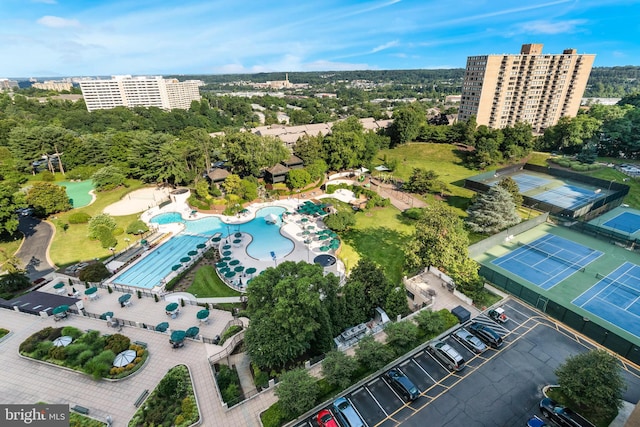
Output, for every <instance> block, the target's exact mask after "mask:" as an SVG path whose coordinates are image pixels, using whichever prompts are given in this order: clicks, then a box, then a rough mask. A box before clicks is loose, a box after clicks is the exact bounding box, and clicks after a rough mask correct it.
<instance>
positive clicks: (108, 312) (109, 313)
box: [100, 311, 113, 320]
mask: <svg viewBox="0 0 640 427" xmlns="http://www.w3.org/2000/svg"><path fill="white" fill-rule="evenodd" d="M107 317H110V318H112V319H113V311H105V312H104V313H102V314H101V315H100V320H107Z"/></svg>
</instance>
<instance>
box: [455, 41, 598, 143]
mask: <svg viewBox="0 0 640 427" xmlns="http://www.w3.org/2000/svg"><path fill="white" fill-rule="evenodd" d="M594 59H595V55H584V54H582V55H578V54H577V53H576V50H575V49H565V50H564V51H563V52H562V54H557V55H546V54H543V53H542V45H541V44H525V45H522V49H521V50H520V55H483V56H470V57H468V58H467V69H466V72H465V76H464V83H463V85H462V98H461V100H460V110H459V112H458V120H462V121H465V120H467V119H469V118H470V117H471V116H476V121H477V123H478V125H486V126H489V127H490V128H504V127H506V126H513V124H514V123H516V122H526V123H530V124H531V126H532V127H533V131H534V132H536V133H541V132H543V131H544V129H546V128H548V127H549V126H553V125H555V124H556V123H557V122H558V119H559V118H560V117H563V116H570V117H574V116H575V115H576V114H577V113H578V108H579V107H580V100H581V98H582V95H583V94H584V89H585V87H586V86H587V80H588V79H589V73H590V72H591V67H592V66H593V61H594Z"/></svg>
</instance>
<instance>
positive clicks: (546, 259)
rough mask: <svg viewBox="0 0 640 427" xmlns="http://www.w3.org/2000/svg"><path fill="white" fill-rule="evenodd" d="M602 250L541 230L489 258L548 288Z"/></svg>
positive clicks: (529, 280)
mask: <svg viewBox="0 0 640 427" xmlns="http://www.w3.org/2000/svg"><path fill="white" fill-rule="evenodd" d="M602 254H603V253H602V252H600V251H597V250H594V249H591V248H588V247H586V246H583V245H581V244H579V243H576V242H573V241H571V240H568V239H565V238H562V237H560V236H557V235H554V234H545V235H544V236H542V237H540V238H538V239H537V240H535V241H533V242H531V243H526V244H525V243H519V247H518V248H517V249H515V250H513V251H511V252H509V253H508V254H506V255H504V256H502V257H500V258H497V259H495V260H493V261H491V263H492V264H494V265H497V266H499V267H501V268H503V269H505V270H507V271H509V272H510V273H512V274H515V275H516V276H518V277H521V278H523V279H525V280H527V281H528V282H530V283H532V284H534V285H536V286H538V287H540V288H542V289H545V290H549V289H551V288H552V287H554V286H555V285H557V284H558V283H560V282H562V281H563V280H565V279H566V278H567V277H569V276H571V275H573V274H574V273H576V272H583V273H584V269H585V267H586V266H587V265H589V264H590V263H591V262H593V261H595V260H596V259H598V258H599V257H600V256H602Z"/></svg>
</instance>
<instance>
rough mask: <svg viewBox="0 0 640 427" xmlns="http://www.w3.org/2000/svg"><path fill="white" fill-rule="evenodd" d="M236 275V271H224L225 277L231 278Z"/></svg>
mask: <svg viewBox="0 0 640 427" xmlns="http://www.w3.org/2000/svg"><path fill="white" fill-rule="evenodd" d="M235 275H236V273H235V272H234V271H227V272H226V273H224V277H226V278H227V279H231V278H232V277H233V276H235Z"/></svg>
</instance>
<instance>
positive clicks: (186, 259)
mask: <svg viewBox="0 0 640 427" xmlns="http://www.w3.org/2000/svg"><path fill="white" fill-rule="evenodd" d="M189 261H191V258H189V257H188V256H185V257H182V258H180V262H189Z"/></svg>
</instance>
